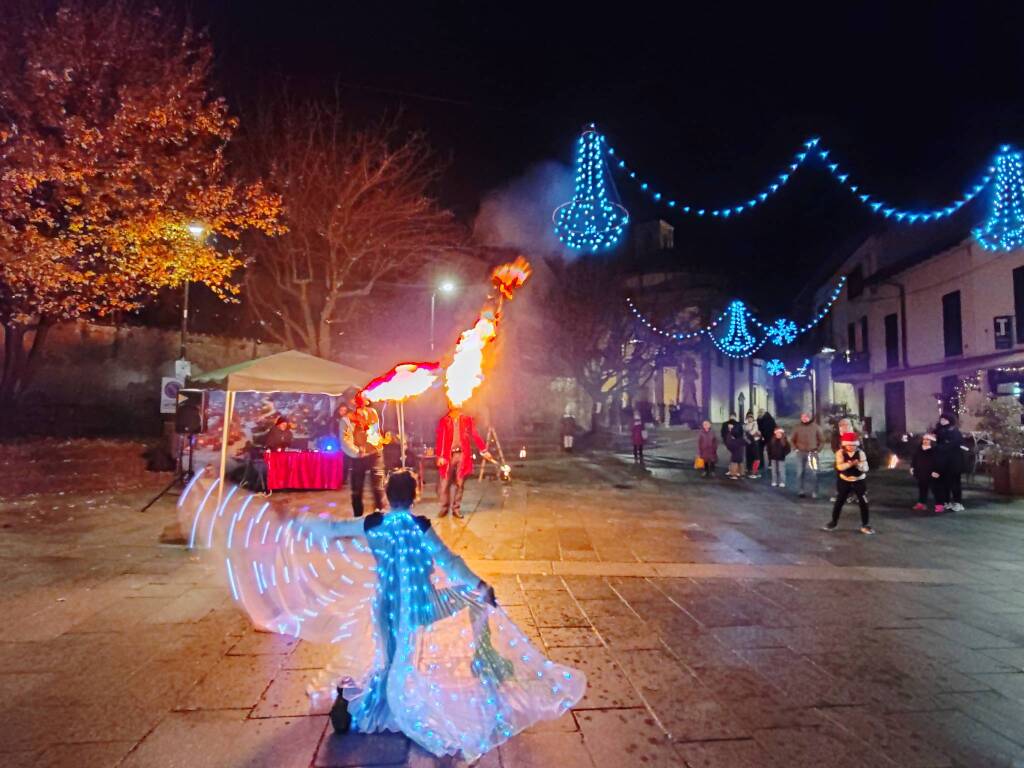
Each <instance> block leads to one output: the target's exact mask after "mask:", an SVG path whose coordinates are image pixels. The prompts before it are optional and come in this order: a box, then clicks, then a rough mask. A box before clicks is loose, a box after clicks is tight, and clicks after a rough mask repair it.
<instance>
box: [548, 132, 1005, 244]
mask: <svg viewBox="0 0 1024 768" xmlns="http://www.w3.org/2000/svg"><path fill="white" fill-rule="evenodd" d="M599 155H607V158H608V160H609V162H610V164H611V167H612V168H615V169H616V170H617V171H619V172H620V173H622V174H624V175H625V176H626V177H627V178H628V179H630V180H632V181H634V182H635V183H636V184H637V186H638V187H639V189H640V191H641V192H644V193H646V194H647V195H648V196H649V197H650V198H651V199H652V200H653V201H655V202H658V203H662V204H663V205H665V206H666V207H668V208H669V209H671V210H673V211H678V212H681V213H684V214H688V215H691V216H697V217H705V216H706V217H712V218H718V219H729V218H733V217H735V216H739V215H741V214H743V213H748V212H749V211H751V210H753V209H754V208H756V207H757V206H759V205H761V204H762V203H764V202H766V201H767V200H768V198H769V197H771V196H772V195H774V194H776V193H777V192H778V191H779V190H781V189H782V187H783V186H785V184H786V183H787V182H788V181H789V180H790V179H791V178H792V177H793V174H795V173H796V171H798V170H800V169H801V168H803V167H804V166H806V165H808V164H809V163H811V162H814V163H818V164H820V165H821V166H823V167H824V168H825V170H827V171H828V172H829V174H830V175H831V176H832V177H833V178H834V179H835V180H836V181H837V182H838V183H839V184H840V186H842V187H843V188H844V189H846V190H848V191H849V192H850V194H851V195H853V196H854V198H855V199H856V200H857V201H859V202H860V203H861V204H862V205H864V206H865V207H867V208H868V209H870V210H871V211H872V212H874V213H876V214H878V215H879V216H882V217H884V218H886V219H890V220H892V221H896V222H899V223H906V224H917V223H926V222H932V221H938V220H940V219H944V218H947V217H949V216H952V215H953V214H955V213H957V212H958V211H959V210H960V209H961V208H963V207H964V206H965V205H967V203H969V202H970V201H971V200H973V199H974V198H976V197H977V196H978V195H979V194H980V193H981V192H982V191H983V190H984V189H986V188H987V187H988V186H989V185H990V184H991V183H992V182H993V179H994V181H995V185H994V186H995V194H994V197H993V203H992V211H991V214H990V216H989V218H988V219H987V221H986V222H985V223H984V224H983V225H982V226H981V227H979V228H977V229H975V230H974V235H975V237H976V238H977V239H978V241H979V242H980V243H981V245H982V246H983V247H985V248H986V249H989V250H1012V249H1014V248H1020V247H1022V246H1024V164H1022V159H1021V154H1020V153H1019V152H1016V151H1013V150H1012V149H1011V148H1010V147H1009V146H1004V147H1001V148H1000V150H999V153H998V155H997V156H996V158H995V161H994V162H993V164H992V166H990V167H989V168H988V169H987V171H986V173H985V175H983V176H982V177H981V178H980V179H979V180H978V182H977V183H976V184H974V185H973V186H972V187H970V188H969V189H968V190H966V191H965V192H964V194H963V195H961V196H960V197H959V198H957V199H956V200H953V201H951V202H949V203H947V204H946V205H943V206H940V207H936V208H928V209H919V210H911V209H907V208H899V207H897V206H895V205H892V204H890V203H888V202H886V201H885V200H883V199H881V198H878V197H876V196H874V195H872V194H869V193H867V192H865V191H863V189H862V188H861V185H860V184H859V183H855V182H854V181H853V180H852V179H851V177H850V173H849V172H848V171H846V170H845V169H843V168H842V167H841V166H840V165H839V163H838V162H835V161H834V159H833V157H832V152H831V150H829V149H827V148H826V147H824V146H823V145H822V144H821V140H820V139H819V138H817V137H815V138H811V139H808V140H807V141H805V142H804V143H803V146H802V147H801V150H800V151H799V152H797V153H795V154H794V156H793V158H792V161H791V162H790V163H789V164H788V165H787V166H786V168H785V169H784V170H782V171H780V172H779V173H778V174H776V175H775V176H773V177H772V179H771V181H770V182H769V183H768V184H766V185H764V186H763V187H762V188H761V189H760V191H758V192H756V193H755V194H753V195H751V196H749V197H744V198H741V199H739V200H737V201H736V202H734V203H732V204H731V205H727V206H724V207H717V208H714V207H709V206H702V205H697V204H694V203H690V202H683V201H679V200H676V199H674V198H670V197H667V196H666V195H665V194H664V193H662V192H660V191H658V190H657V189H656V188H655V187H654V186H653V185H652V184H651V183H650V182H648V181H646V180H644V179H643V178H641V177H639V176H638V175H637V172H636V171H635V170H633V169H632V168H630V166H629V165H628V164H627V163H626V161H625V160H624V159H622V157H621V156H620V155H619V154H618V153H617V152H616V150H615V148H614V147H611V146H608V145H607V143H606V141H605V138H604V136H603V135H601V134H600V133H598V132H597V129H596V128H595V127H594V126H593V125H591V126H589V127H588V128H587V130H586V131H584V133H583V135H582V136H581V137H580V139H579V149H578V151H577V158H576V189H575V192H574V194H573V199H572V201H571V202H568V203H565V204H563V205H561V206H559V207H558V208H557V209H555V212H554V216H553V219H554V224H555V231H556V233H557V234H558V236H559V239H560V240H561V241H562V242H563V243H565V244H566V245H567V246H568V247H570V248H573V249H575V250H591V251H596V250H599V249H602V248H603V249H608V248H611V247H613V246H614V245H615V244H616V243H617V242H618V241H619V239H620V238H621V236H622V234H623V232H624V230H625V227H626V224H627V223H628V221H629V214H628V213H627V211H626V210H625V208H623V207H622V206H621V205H619V204H618V203H615V202H612V201H611V200H609V199H608V195H607V187H608V185H610V184H611V181H610V179H609V180H608V181H607V182H606V181H605V172H604V171H605V167H606V165H607V164H606V163H605V158H604V157H603V156H599Z"/></svg>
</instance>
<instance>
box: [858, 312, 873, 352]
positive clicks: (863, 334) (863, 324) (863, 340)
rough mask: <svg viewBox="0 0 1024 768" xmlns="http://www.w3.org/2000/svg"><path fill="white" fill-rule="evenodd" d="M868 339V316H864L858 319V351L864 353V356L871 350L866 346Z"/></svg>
mask: <svg viewBox="0 0 1024 768" xmlns="http://www.w3.org/2000/svg"><path fill="white" fill-rule="evenodd" d="M869 338H870V337H869V336H868V316H867V315H864V317H862V318H861V319H860V351H861V352H864V353H865V354H866V353H867V352H869V351H870V350H871V347H870V346H869V344H868V339H869Z"/></svg>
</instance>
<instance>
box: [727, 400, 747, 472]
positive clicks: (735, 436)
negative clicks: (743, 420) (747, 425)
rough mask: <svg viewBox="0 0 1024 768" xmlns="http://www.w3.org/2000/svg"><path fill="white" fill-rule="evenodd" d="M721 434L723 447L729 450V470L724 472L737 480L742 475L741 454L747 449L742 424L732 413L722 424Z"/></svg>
mask: <svg viewBox="0 0 1024 768" xmlns="http://www.w3.org/2000/svg"><path fill="white" fill-rule="evenodd" d="M722 434H723V435H724V438H723V441H724V442H725V448H726V450H727V451H729V471H728V472H726V473H725V476H726V477H728V478H729V479H730V480H739V479H740V478H741V477H743V456H744V454H745V453H746V450H747V441H746V438H745V437H744V432H743V425H741V424H740V423H739V422H738V421H736V417H735V416H734V415H732V416H730V417H729V421H727V422H726V423H725V424H723V425H722Z"/></svg>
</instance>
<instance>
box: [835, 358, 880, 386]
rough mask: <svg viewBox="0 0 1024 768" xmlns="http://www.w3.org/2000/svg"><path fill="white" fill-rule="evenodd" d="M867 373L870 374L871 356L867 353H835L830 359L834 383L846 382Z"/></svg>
mask: <svg viewBox="0 0 1024 768" xmlns="http://www.w3.org/2000/svg"><path fill="white" fill-rule="evenodd" d="M868 373H871V355H870V354H868V353H867V352H850V351H847V352H837V353H836V356H835V357H833V358H832V378H833V379H834V380H835V381H846V380H847V379H849V378H851V377H854V376H861V375H865V374H868Z"/></svg>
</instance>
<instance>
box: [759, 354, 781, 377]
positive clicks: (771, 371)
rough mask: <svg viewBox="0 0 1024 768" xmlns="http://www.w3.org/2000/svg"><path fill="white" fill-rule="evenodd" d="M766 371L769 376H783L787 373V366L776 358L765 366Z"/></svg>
mask: <svg viewBox="0 0 1024 768" xmlns="http://www.w3.org/2000/svg"><path fill="white" fill-rule="evenodd" d="M764 370H765V372H766V373H767V374H768V375H769V376H781V375H782V374H784V373H785V372H786V366H785V364H784V363H783V362H782V361H781V360H779V358H777V357H776V358H772V359H771V360H769V361H768V362H767V363H765V364H764Z"/></svg>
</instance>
